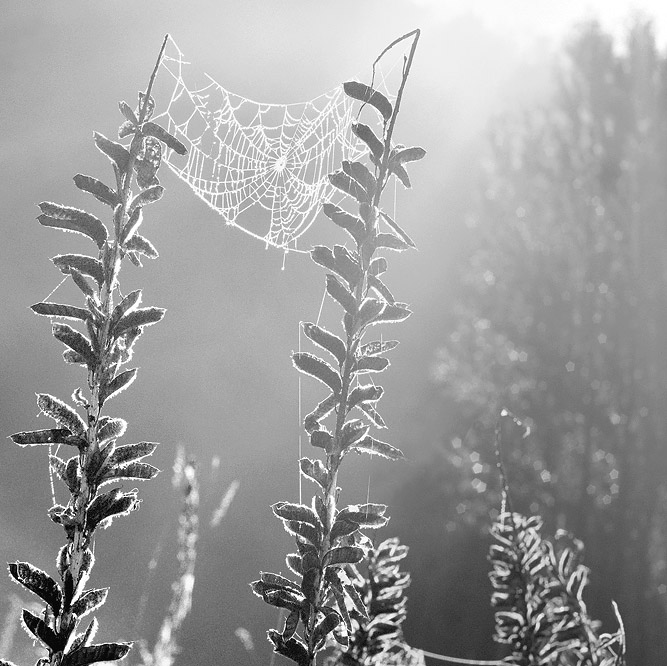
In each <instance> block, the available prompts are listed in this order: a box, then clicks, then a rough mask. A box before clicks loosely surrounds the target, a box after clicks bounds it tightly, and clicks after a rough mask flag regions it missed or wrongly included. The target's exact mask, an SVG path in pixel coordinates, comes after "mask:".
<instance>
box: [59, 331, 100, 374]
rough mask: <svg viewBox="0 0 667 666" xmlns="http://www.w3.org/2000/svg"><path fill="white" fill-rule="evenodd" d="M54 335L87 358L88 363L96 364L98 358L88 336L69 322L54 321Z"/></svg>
mask: <svg viewBox="0 0 667 666" xmlns="http://www.w3.org/2000/svg"><path fill="white" fill-rule="evenodd" d="M52 329H53V337H54V338H56V340H60V342H62V343H64V344H66V345H67V346H68V347H69V348H70V349H72V350H73V351H75V352H76V353H77V354H79V355H80V356H82V357H83V358H85V359H86V363H88V365H90V366H93V365H95V363H96V361H97V359H96V357H95V353H94V352H93V347H92V345H91V343H90V340H88V338H87V337H86V336H85V335H83V334H81V333H79V331H77V330H76V329H74V328H72V327H71V326H70V325H69V324H61V323H57V322H54V323H53V325H52Z"/></svg>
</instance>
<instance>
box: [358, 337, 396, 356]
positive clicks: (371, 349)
mask: <svg viewBox="0 0 667 666" xmlns="http://www.w3.org/2000/svg"><path fill="white" fill-rule="evenodd" d="M396 347H398V340H375V341H374V342H368V343H366V344H365V345H361V347H360V348H359V355H360V356H377V355H378V354H384V353H385V352H388V351H391V350H392V349H396Z"/></svg>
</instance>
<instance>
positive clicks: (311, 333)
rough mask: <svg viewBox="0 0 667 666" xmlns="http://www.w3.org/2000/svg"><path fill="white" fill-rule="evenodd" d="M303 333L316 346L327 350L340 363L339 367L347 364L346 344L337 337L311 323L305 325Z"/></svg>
mask: <svg viewBox="0 0 667 666" xmlns="http://www.w3.org/2000/svg"><path fill="white" fill-rule="evenodd" d="M303 332H304V333H305V334H306V336H307V337H308V338H309V339H310V340H312V341H313V342H314V343H315V344H316V345H319V346H320V347H322V349H326V350H327V351H328V352H329V353H330V354H331V355H332V356H333V357H334V358H335V359H336V360H337V361H338V365H340V366H342V365H343V363H345V358H346V357H347V350H346V348H345V343H344V342H343V341H342V340H341V339H340V338H339V337H338V336H337V335H334V334H333V333H330V332H329V331H327V330H326V329H325V328H322V327H321V326H317V325H316V324H311V323H304V324H303Z"/></svg>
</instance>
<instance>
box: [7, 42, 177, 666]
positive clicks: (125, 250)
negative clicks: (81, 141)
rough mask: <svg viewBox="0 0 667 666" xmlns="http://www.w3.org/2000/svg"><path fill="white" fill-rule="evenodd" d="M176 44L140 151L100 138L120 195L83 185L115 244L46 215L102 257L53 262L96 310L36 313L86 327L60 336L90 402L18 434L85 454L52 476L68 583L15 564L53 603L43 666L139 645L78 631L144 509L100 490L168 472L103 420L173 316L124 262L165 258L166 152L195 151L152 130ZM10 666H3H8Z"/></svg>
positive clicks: (58, 211)
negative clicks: (157, 219) (105, 540)
mask: <svg viewBox="0 0 667 666" xmlns="http://www.w3.org/2000/svg"><path fill="white" fill-rule="evenodd" d="M166 39H167V38H166V37H165V41H164V43H163V44H162V49H161V50H160V55H159V57H158V60H157V62H156V65H155V68H154V70H153V72H152V74H151V77H150V81H149V83H148V87H147V88H146V91H145V93H141V92H140V93H139V104H138V106H137V108H136V109H135V110H132V108H131V107H130V106H129V105H128V104H127V103H126V102H120V104H119V106H120V111H121V113H122V114H123V116H124V118H125V120H124V122H123V124H122V125H121V126H120V128H119V131H118V134H119V138H121V139H125V138H131V142H130V145H129V146H125V145H123V144H121V143H117V142H115V141H111V140H109V139H107V138H106V137H104V136H103V135H101V134H99V133H95V135H94V139H95V145H96V146H97V148H98V149H99V150H100V151H101V152H102V153H103V154H104V155H105V156H106V157H108V158H109V159H110V160H111V163H112V166H113V170H114V174H115V181H116V182H115V188H112V187H109V186H108V185H105V184H104V183H102V182H101V181H99V180H97V179H96V178H93V177H91V176H84V175H82V174H77V175H76V176H75V177H74V183H75V185H76V186H77V187H78V188H79V189H80V190H82V191H84V192H88V193H90V194H92V195H93V196H94V197H95V198H96V199H97V200H98V201H100V202H102V203H103V204H106V205H107V206H109V207H110V208H111V209H112V210H113V214H112V225H111V227H112V229H111V234H110V232H109V229H108V228H107V226H106V225H105V224H103V223H102V221H101V220H100V219H98V218H97V217H96V216H94V215H92V214H90V213H88V212H86V211H83V210H79V209H77V208H72V207H70V206H63V205H61V204H56V203H51V202H44V203H41V204H40V205H39V207H40V209H41V212H42V214H41V215H40V216H39V217H38V220H39V222H40V224H42V225H43V226H46V227H53V228H57V229H61V230H64V231H70V232H75V233H79V234H82V235H84V236H87V237H88V238H90V239H91V240H92V241H93V242H94V243H95V244H96V246H97V250H98V253H97V257H93V256H87V255H80V254H64V255H58V256H56V257H53V259H52V261H53V263H54V264H55V265H56V266H57V268H59V269H60V270H61V271H62V272H63V273H64V274H66V275H70V276H71V277H72V279H73V281H74V283H75V284H76V286H77V287H78V288H79V289H80V290H81V292H82V295H83V297H84V302H85V307H78V306H74V305H64V304H59V303H51V302H43V303H37V304H35V305H33V306H32V309H33V310H34V312H36V313H37V314H39V315H43V316H47V317H53V318H57V319H69V320H74V321H75V322H78V323H79V324H80V325H83V327H84V328H85V331H86V333H87V335H84V333H82V332H81V331H79V330H77V329H76V328H74V327H73V326H70V325H69V324H65V323H59V322H57V323H53V326H52V332H53V335H54V337H55V338H56V339H57V340H59V341H60V342H62V343H64V344H65V346H66V350H65V352H64V355H63V356H64V360H65V362H67V363H73V364H77V365H81V366H83V367H85V368H86V377H87V388H88V395H87V396H86V395H85V394H84V392H83V391H82V390H81V388H77V389H76V390H75V391H74V393H73V394H72V402H73V405H75V406H72V405H70V404H67V403H66V402H63V401H62V400H60V399H58V398H56V397H54V396H52V395H49V394H46V393H40V394H38V397H37V405H38V407H39V409H40V411H41V412H42V413H44V414H45V415H46V416H48V417H50V418H51V419H53V420H54V421H55V422H56V425H57V427H56V428H52V429H46V430H33V431H29V432H19V433H16V434H14V435H12V436H11V439H12V440H13V441H14V442H15V443H16V444H18V445H19V446H36V445H48V446H49V447H51V446H52V445H56V446H57V447H60V446H61V445H67V446H72V447H74V448H75V449H76V450H77V453H76V454H75V455H74V456H72V457H71V458H69V460H63V459H61V458H59V457H58V456H57V455H50V456H49V458H50V464H51V468H52V470H53V471H54V472H55V473H56V475H57V476H58V477H59V478H60V479H61V480H62V481H63V483H64V484H65V486H66V487H67V489H68V491H69V493H70V498H69V501H68V503H67V505H61V504H56V505H55V506H53V507H51V509H50V510H49V517H50V518H51V520H52V521H53V522H54V523H57V524H59V525H62V526H63V528H64V530H65V534H66V537H67V543H66V544H65V545H64V546H63V547H62V548H61V549H60V551H59V553H58V558H57V570H58V574H59V577H60V583H57V582H56V580H55V579H54V578H52V577H51V576H50V575H49V574H47V573H46V572H44V571H42V570H41V569H38V568H37V567H34V566H33V565H31V564H29V563H28V562H15V563H13V564H10V565H9V572H10V574H11V576H12V578H13V579H14V580H15V581H17V582H18V583H20V584H21V585H23V586H24V587H25V588H27V589H28V590H30V591H31V592H33V593H34V594H36V595H37V596H38V597H39V598H40V599H41V600H42V601H43V602H44V603H45V604H46V609H45V611H44V613H43V615H42V616H37V615H35V614H33V613H31V612H30V611H28V610H23V613H22V620H23V623H24V625H25V628H26V629H27V630H28V632H29V633H30V634H32V635H34V636H35V637H36V638H37V639H39V641H40V642H41V643H42V644H43V645H44V646H45V647H46V649H47V652H48V656H47V657H44V658H42V659H40V660H39V662H38V664H40V665H42V666H43V665H46V664H49V665H50V666H83V665H85V664H90V663H94V662H98V661H112V660H116V659H121V658H122V657H123V656H125V654H127V652H128V651H129V649H130V647H131V644H129V643H101V644H97V645H94V644H92V640H93V637H94V634H95V632H96V629H97V620H96V619H93V620H92V621H90V622H89V624H88V625H87V627H86V629H85V630H84V631H83V632H82V633H77V628H78V627H79V624H80V621H81V619H82V618H83V617H84V616H86V615H88V614H89V613H92V612H93V611H95V610H97V609H98V608H99V607H100V606H102V605H103V604H104V602H105V601H106V598H107V595H108V591H109V590H108V588H103V589H91V590H86V589H85V586H86V582H87V580H88V578H89V576H90V572H91V569H92V567H93V564H94V556H93V550H92V544H93V537H94V533H95V530H96V529H97V528H100V527H102V528H106V527H108V526H109V525H110V523H111V522H112V521H113V519H114V518H116V517H118V516H121V515H125V514H128V513H130V512H131V511H134V510H135V509H137V508H138V506H139V499H138V497H137V491H136V490H131V491H129V492H125V491H123V490H122V489H121V487H115V488H113V489H111V490H107V491H104V492H100V489H101V488H102V486H104V485H106V484H109V483H114V482H116V481H120V480H123V479H151V478H153V477H154V476H155V475H156V474H157V473H158V471H159V470H158V469H157V468H155V467H153V466H152V465H149V464H148V463H145V462H141V460H142V459H143V458H145V457H147V456H150V455H151V454H152V453H153V451H154V450H155V447H156V446H157V445H156V444H155V443H153V442H139V443H136V444H126V445H123V446H117V445H116V442H117V440H118V439H119V438H120V437H122V435H123V434H124V433H125V430H126V428H127V423H126V422H125V421H124V420H123V419H121V418H117V417H111V416H107V415H105V414H103V410H104V409H105V406H106V403H107V402H108V401H109V400H110V399H111V398H112V397H114V396H115V395H117V394H119V393H120V392H121V391H124V390H125V389H127V388H128V387H129V385H130V384H131V383H132V382H133V381H134V380H135V379H136V376H137V369H136V368H134V369H130V370H122V369H121V368H122V366H123V365H125V364H126V363H128V362H129V361H130V359H131V358H132V354H133V347H134V343H135V342H136V340H137V338H138V337H139V336H140V335H141V333H142V332H143V329H144V327H145V326H147V325H150V324H154V323H156V322H158V321H160V320H161V319H162V317H163V315H164V312H165V311H164V310H163V309H161V308H156V307H144V308H140V307H138V306H139V304H140V302H141V290H136V291H132V292H130V293H128V294H127V295H126V296H124V297H122V295H121V292H120V285H119V281H118V280H119V272H120V268H121V264H122V261H123V259H125V258H128V259H130V261H132V262H133V263H134V264H136V265H137V266H141V260H140V257H141V256H144V257H148V258H156V257H157V256H158V253H157V251H156V249H155V248H154V246H153V245H152V244H151V243H150V241H149V240H148V239H146V238H145V237H143V236H141V235H140V234H139V233H138V229H139V226H140V225H141V223H142V221H143V209H144V207H145V206H146V205H148V204H150V203H152V202H154V201H157V200H158V199H160V198H161V197H162V194H163V192H164V188H163V187H162V186H161V185H160V184H159V181H158V179H157V175H156V174H157V171H158V169H159V166H160V161H161V155H162V144H165V145H166V147H167V148H168V149H171V150H174V151H175V152H177V153H179V154H185V152H186V151H185V147H184V146H183V144H181V143H180V141H178V140H177V139H176V138H175V137H173V136H172V135H171V134H169V133H168V132H167V131H166V130H164V129H163V128H162V127H160V126H159V125H157V124H155V123H153V122H151V121H150V118H151V116H152V113H153V110H154V107H155V102H154V100H153V98H152V96H151V91H152V88H153V83H154V81H155V77H156V75H157V70H158V67H159V64H160V61H161V58H162V55H163V53H164V48H165V45H166ZM134 182H136V184H137V186H138V188H139V191H138V192H137V193H136V194H135V193H134V192H133V190H132V186H133V183H134ZM81 410H83V412H84V413H85V418H84V417H82V416H81V414H80V411H81ZM8 663H9V662H3V661H0V666H7V664H8Z"/></svg>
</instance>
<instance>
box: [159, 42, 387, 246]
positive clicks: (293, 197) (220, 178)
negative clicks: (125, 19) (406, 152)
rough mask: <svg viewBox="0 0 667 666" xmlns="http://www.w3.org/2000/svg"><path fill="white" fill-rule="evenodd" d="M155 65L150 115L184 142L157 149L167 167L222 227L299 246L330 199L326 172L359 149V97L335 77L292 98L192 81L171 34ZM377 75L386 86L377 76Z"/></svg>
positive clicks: (332, 195) (274, 243)
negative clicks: (181, 151)
mask: <svg viewBox="0 0 667 666" xmlns="http://www.w3.org/2000/svg"><path fill="white" fill-rule="evenodd" d="M161 70H162V71H161V75H160V76H159V77H158V78H159V79H163V81H162V82H161V83H162V85H163V86H164V79H167V80H168V83H167V85H168V87H169V90H170V92H168V93H167V96H168V98H169V99H168V101H167V102H166V104H165V103H164V102H162V103H161V104H159V106H160V107H162V108H165V107H166V110H165V111H164V113H162V114H161V116H160V117H159V118H160V119H161V121H162V123H163V124H165V125H166V126H167V129H168V130H169V131H170V132H171V133H172V134H174V135H175V136H176V137H177V138H178V139H179V140H180V141H182V142H183V143H184V144H185V145H186V146H187V148H188V155H187V158H184V157H181V156H179V155H175V154H174V153H173V152H172V151H167V152H166V154H165V155H164V161H165V162H166V164H167V165H168V166H169V168H170V169H171V170H172V171H173V172H174V173H175V174H176V175H177V176H178V177H179V178H180V179H181V180H183V181H185V182H186V183H187V184H188V185H189V187H190V188H191V189H192V190H193V192H194V193H195V194H196V195H197V196H198V197H199V198H201V199H202V200H203V201H205V202H206V203H207V204H208V205H209V206H210V207H211V208H213V209H214V210H215V211H216V212H218V213H219V214H220V215H221V216H222V217H223V219H224V220H225V222H226V223H227V224H228V225H231V226H234V227H237V228H238V229H240V230H241V231H243V232H245V233H246V234H249V235H251V236H253V237H255V238H257V239H260V240H262V241H264V243H265V244H266V245H267V246H273V247H277V248H281V249H282V250H284V251H285V252H287V251H300V250H299V248H298V240H299V238H300V237H301V236H302V235H303V234H304V233H305V232H306V231H307V230H308V229H309V228H310V226H311V225H312V224H313V222H314V220H315V217H316V216H317V213H318V211H319V209H320V208H321V205H322V203H324V202H326V201H331V200H334V201H336V200H338V199H339V197H338V196H337V194H336V192H337V191H336V190H335V188H333V186H332V185H331V184H330V183H329V181H328V179H327V174H329V173H332V172H333V171H335V170H336V169H337V168H339V167H340V163H341V161H342V160H344V159H346V160H355V159H359V157H360V156H361V155H363V153H364V152H365V146H364V144H363V143H362V142H360V141H359V140H358V139H357V138H356V137H355V136H354V134H352V132H351V129H350V126H351V123H352V121H353V120H354V114H355V113H356V109H355V106H356V107H358V104H356V103H355V102H354V101H353V100H351V99H350V98H349V97H347V96H346V95H345V93H344V92H343V88H342V85H341V86H337V87H336V88H334V89H332V90H330V91H328V92H326V93H324V94H322V95H320V96H318V97H316V98H314V99H311V100H310V101H307V102H301V103H295V104H265V103H260V102H254V101H252V100H250V99H247V98H246V97H243V96H241V95H237V94H235V93H232V92H230V91H229V90H227V89H226V88H224V87H223V86H221V85H220V84H218V83H216V82H215V81H214V80H213V79H212V78H211V77H210V76H208V75H204V76H205V81H204V85H203V87H192V83H191V80H194V78H195V76H196V74H195V73H194V72H193V70H192V67H191V66H190V63H188V62H187V61H186V60H185V59H184V56H183V53H182V52H181V51H180V49H179V48H178V46H177V45H176V43H175V42H174V41H173V40H172V39H171V37H170V38H169V40H168V43H167V47H166V51H165V55H164V58H163V60H162V65H161ZM376 83H379V84H380V88H381V89H384V88H386V86H385V85H382V84H383V83H384V77H382V76H381V77H380V79H379V81H377V82H376ZM376 87H378V86H376Z"/></svg>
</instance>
